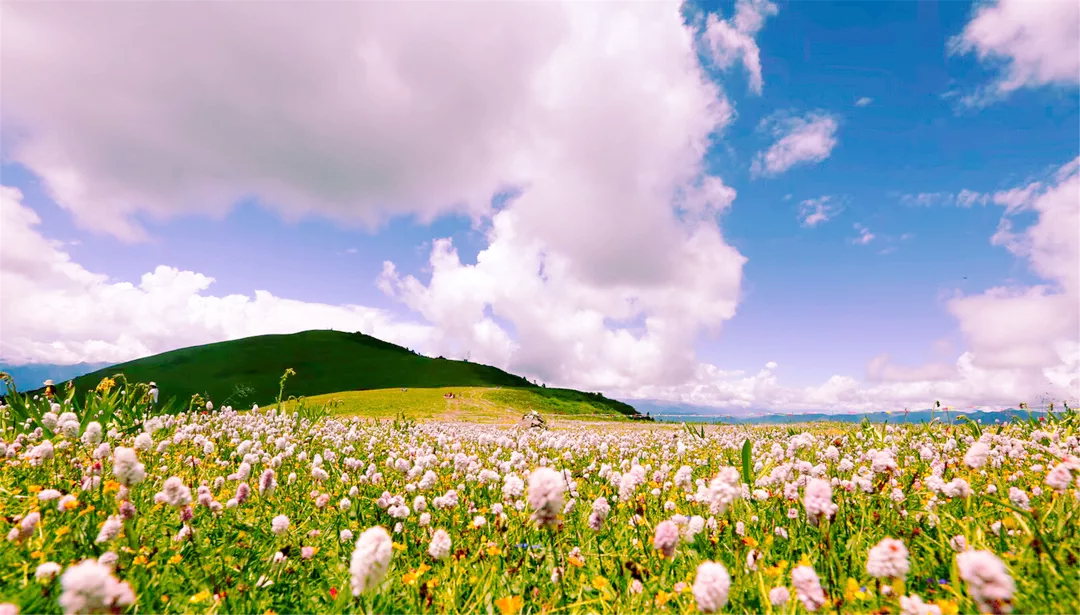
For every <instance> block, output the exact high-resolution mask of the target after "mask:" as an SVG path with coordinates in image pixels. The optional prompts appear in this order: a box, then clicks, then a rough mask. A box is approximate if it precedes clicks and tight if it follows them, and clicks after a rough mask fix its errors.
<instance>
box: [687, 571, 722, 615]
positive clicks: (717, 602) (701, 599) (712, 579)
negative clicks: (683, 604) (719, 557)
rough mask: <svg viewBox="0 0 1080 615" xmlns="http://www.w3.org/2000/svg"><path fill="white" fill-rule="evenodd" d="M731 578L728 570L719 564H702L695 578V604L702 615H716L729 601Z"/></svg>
mask: <svg viewBox="0 0 1080 615" xmlns="http://www.w3.org/2000/svg"><path fill="white" fill-rule="evenodd" d="M730 588H731V577H730V576H729V575H728V571H727V568H724V565H723V564H720V563H717V562H702V563H701V564H699V565H698V567H697V576H695V577H694V587H693V592H694V602H695V603H697V608H698V610H699V611H701V612H702V613H715V612H717V611H719V610H720V609H722V608H724V605H725V604H727V601H728V590H729V589H730Z"/></svg>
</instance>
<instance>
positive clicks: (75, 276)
mask: <svg viewBox="0 0 1080 615" xmlns="http://www.w3.org/2000/svg"><path fill="white" fill-rule="evenodd" d="M40 223H41V220H40V218H39V217H38V216H37V214H36V213H34V211H33V210H31V209H30V208H29V207H27V206H26V205H24V204H23V203H22V194H21V193H20V192H19V191H18V190H16V189H14V188H10V187H0V240H2V241H0V356H2V357H3V359H4V361H5V362H7V363H12V364H21V363H27V362H36V363H59V364H69V363H79V362H83V361H86V362H92V363H93V362H110V363H111V362H120V361H126V360H129V359H133V358H137V357H141V356H146V355H150V354H156V353H159V352H165V351H168V350H173V349H176V348H180V347H184V346H191V345H196V344H205V343H209V342H217V341H221V340H227V339H237V338H241V337H247V336H250V335H259V334H264V333H295V332H297V331H304V330H307V329H317V328H326V329H330V328H332V329H337V330H339V331H361V332H363V333H367V334H369V335H373V336H375V337H378V338H381V339H385V340H388V341H391V342H395V343H398V344H401V345H403V346H407V347H411V348H414V349H417V350H421V351H422V350H427V349H428V348H427V345H428V344H429V343H430V341H431V340H432V339H433V335H432V329H431V327H430V326H429V325H425V324H418V323H414V322H408V321H404V320H401V319H399V318H396V317H395V316H394V315H392V314H390V313H388V312H386V311H384V310H377V309H373V308H367V307H363V306H354V305H327V304H321V303H310V302H304V301H296V300H292V299H286V298H282V297H276V296H274V295H272V294H270V293H268V292H266V291H256V292H255V293H254V296H247V295H227V296H215V295H212V294H209V293H208V292H207V291H208V290H209V289H210V288H211V285H212V284H213V282H214V279H213V278H211V277H209V276H206V275H203V274H200V273H196V272H193V271H181V270H178V269H175V268H173V267H167V266H160V267H157V268H156V269H155V270H154V271H152V272H149V273H146V274H144V275H143V276H142V277H141V279H140V280H139V282H138V283H137V284H132V283H129V282H122V281H116V280H111V279H109V278H108V276H105V275H102V274H98V273H93V272H91V271H88V270H87V269H85V268H84V267H83V266H81V265H79V264H78V263H76V262H74V261H73V260H72V259H71V257H70V255H69V254H68V253H66V252H65V251H64V250H63V246H62V245H61V244H60V242H57V241H54V240H50V239H48V238H47V237H45V236H43V235H42V234H41V232H40V230H39V228H38V227H39V225H40Z"/></svg>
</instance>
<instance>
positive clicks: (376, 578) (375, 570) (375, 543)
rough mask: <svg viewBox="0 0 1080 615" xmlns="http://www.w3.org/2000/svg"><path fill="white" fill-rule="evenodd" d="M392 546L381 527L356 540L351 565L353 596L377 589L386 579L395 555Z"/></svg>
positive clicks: (371, 529) (387, 535)
mask: <svg viewBox="0 0 1080 615" xmlns="http://www.w3.org/2000/svg"><path fill="white" fill-rule="evenodd" d="M392 544H393V543H392V541H391V540H390V534H389V533H388V532H387V531H386V529H385V528H383V527H381V526H375V527H373V528H370V529H368V530H366V531H365V532H364V533H363V534H360V537H359V538H357V539H356V548H355V549H353V554H352V562H351V563H350V564H349V573H350V576H351V578H350V585H351V587H352V593H353V596H359V595H360V594H361V593H363V592H365V591H367V590H369V589H372V588H374V587H376V586H377V585H378V584H379V583H381V582H382V580H383V579H384V578H385V577H386V571H387V570H388V569H389V568H390V556H391V555H393V548H392Z"/></svg>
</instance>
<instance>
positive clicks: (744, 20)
mask: <svg viewBox="0 0 1080 615" xmlns="http://www.w3.org/2000/svg"><path fill="white" fill-rule="evenodd" d="M778 12H779V9H778V8H777V7H776V5H775V4H773V3H772V2H769V1H768V0H738V1H737V2H736V3H735V14H734V15H733V16H732V17H731V18H730V19H720V18H719V17H718V16H717V15H716V14H715V13H713V14H710V15H709V16H708V17H707V19H706V21H705V31H704V33H703V35H702V39H703V41H704V42H705V44H706V46H707V48H708V50H709V55H710V57H711V58H712V61H713V62H714V63H715V64H716V65H717V66H719V67H720V68H722V69H724V70H727V69H728V68H730V67H731V66H732V65H734V64H735V62H741V63H742V65H743V67H744V68H746V72H747V73H748V74H749V75H748V79H749V86H750V90H751V91H753V92H754V93H756V94H761V88H762V85H763V81H762V78H761V50H760V49H758V45H757V42H756V41H755V40H754V37H755V36H757V33H758V31H760V30H761V27H762V26H763V25H765V20H766V19H767V18H769V17H771V16H773V15H776V14H777V13H778Z"/></svg>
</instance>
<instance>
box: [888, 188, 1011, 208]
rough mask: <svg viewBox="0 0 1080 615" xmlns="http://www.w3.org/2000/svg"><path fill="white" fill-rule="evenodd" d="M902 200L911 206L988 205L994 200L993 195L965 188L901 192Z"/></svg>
mask: <svg viewBox="0 0 1080 615" xmlns="http://www.w3.org/2000/svg"><path fill="white" fill-rule="evenodd" d="M899 196H900V202H901V203H903V204H904V205H907V206H910V207H939V206H940V207H946V206H953V205H956V206H959V207H965V208H966V207H972V206H973V205H986V204H988V203H990V202H991V201H992V200H993V195H991V194H989V193H985V192H975V191H974V190H968V189H967V188H964V189H963V190H961V191H960V192H957V193H952V192H918V193H912V194H901V195H899Z"/></svg>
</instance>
